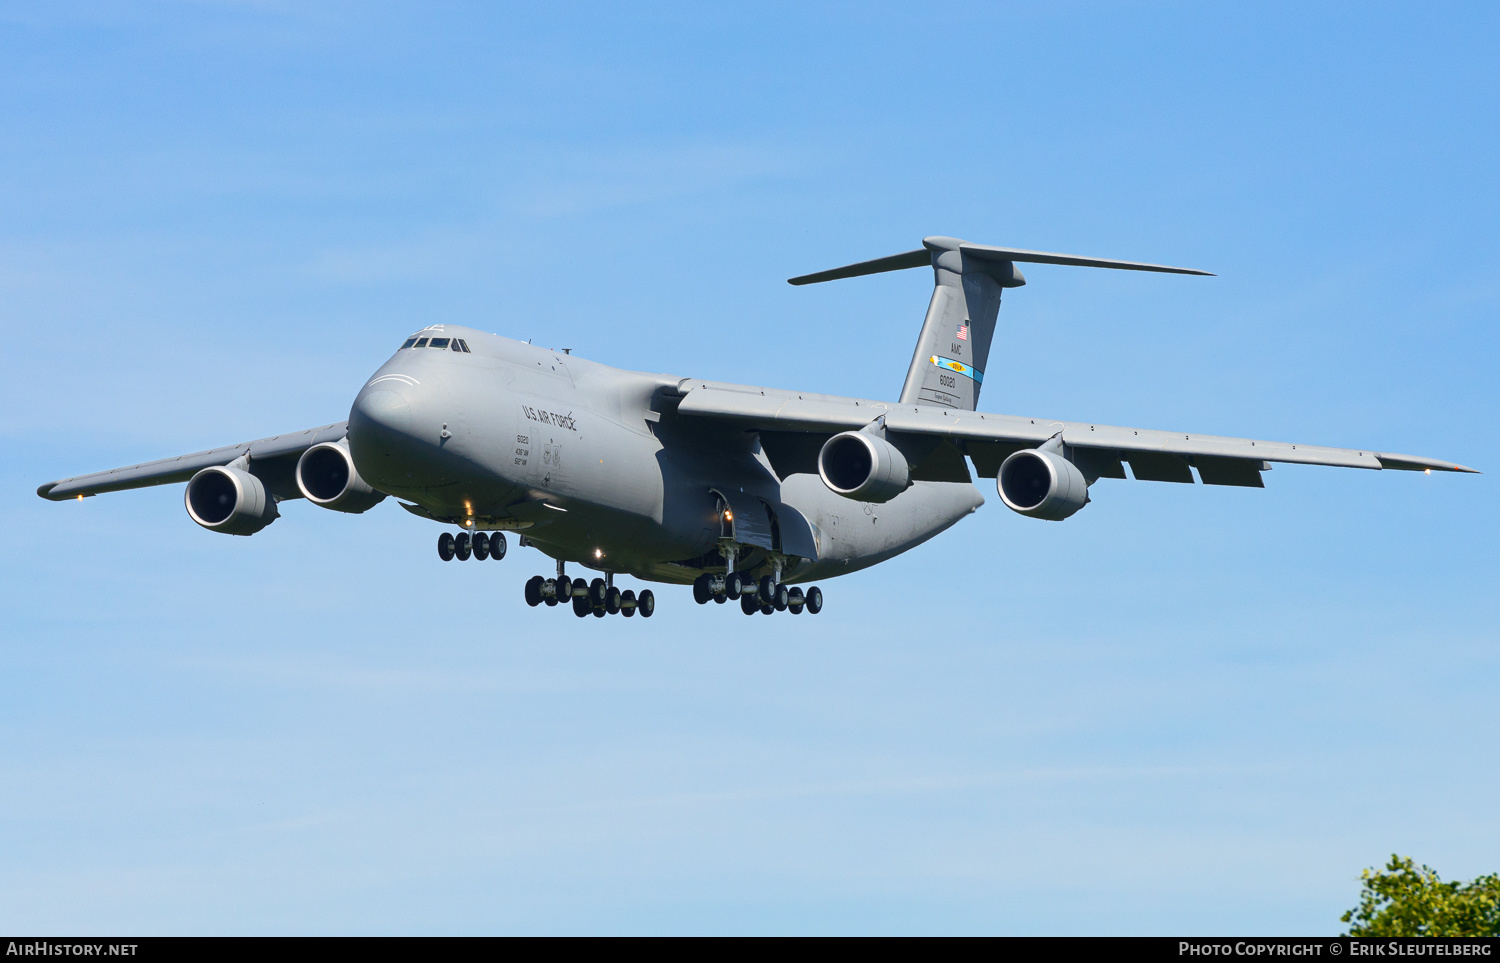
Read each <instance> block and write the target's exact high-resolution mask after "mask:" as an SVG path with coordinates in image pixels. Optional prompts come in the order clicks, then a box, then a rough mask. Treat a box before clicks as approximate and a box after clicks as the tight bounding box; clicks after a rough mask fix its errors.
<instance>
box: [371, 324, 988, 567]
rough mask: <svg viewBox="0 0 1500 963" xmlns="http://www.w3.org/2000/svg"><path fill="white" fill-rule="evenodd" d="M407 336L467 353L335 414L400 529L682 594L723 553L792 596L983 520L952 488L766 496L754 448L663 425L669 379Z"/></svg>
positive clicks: (445, 329) (735, 439)
mask: <svg viewBox="0 0 1500 963" xmlns="http://www.w3.org/2000/svg"><path fill="white" fill-rule="evenodd" d="M414 337H421V338H431V337H443V338H462V339H463V340H464V343H465V346H466V347H468V348H469V349H470V350H469V351H468V352H460V351H454V350H447V349H442V350H435V349H432V348H416V347H412V348H402V349H401V350H398V351H397V352H396V354H395V355H393V356H392V357H391V359H390V360H389V361H387V362H386V363H385V364H384V365H383V366H382V367H381V368H380V370H379V371H377V372H376V373H375V374H374V375H373V376H372V377H371V379H370V381H369V382H368V383H367V384H366V385H365V386H364V388H363V389H361V391H360V393H359V395H358V397H357V398H355V401H354V405H353V407H352V409H351V410H350V413H349V435H348V441H349V447H350V452H351V454H352V456H353V459H354V463H355V465H356V467H357V468H358V471H359V473H360V475H361V476H363V477H364V479H365V480H366V481H368V482H369V483H370V484H371V485H373V486H374V487H375V488H377V489H379V490H380V491H383V492H386V493H388V494H390V495H393V496H396V497H397V498H399V499H401V500H403V501H404V502H407V503H410V504H409V505H407V506H406V507H408V509H409V510H410V511H413V512H414V513H416V514H420V515H425V516H426V517H429V518H432V519H434V520H436V521H440V522H443V523H449V524H456V525H460V526H464V527H468V528H472V529H475V530H504V531H519V532H521V533H523V537H524V539H525V542H526V543H529V544H532V545H534V546H535V547H537V548H538V549H540V550H541V551H543V552H545V553H546V554H547V555H550V556H552V557H553V558H555V559H559V560H563V561H568V562H577V563H580V564H582V565H585V566H587V567H590V568H594V569H597V570H601V571H609V572H620V573H629V574H631V575H634V576H636V577H638V578H642V579H647V580H651V581H659V582H676V583H687V582H691V581H692V580H693V579H694V578H696V577H697V576H698V575H700V574H702V573H705V572H709V573H722V572H724V571H725V560H724V557H723V555H722V552H721V551H720V549H721V547H722V546H723V545H724V544H725V540H726V539H727V540H732V541H734V542H735V543H737V545H738V551H739V552H740V553H741V554H740V555H739V559H738V561H737V562H736V569H737V570H739V571H742V572H750V573H752V574H757V575H759V574H762V573H771V572H773V570H774V567H775V566H776V565H778V564H779V565H781V566H782V579H783V580H784V581H787V582H802V581H808V580H811V579H818V578H828V577H831V576H836V575H841V574H844V573H847V572H852V571H855V570H857V569H861V568H865V567H867V566H870V565H874V564H876V563H878V562H881V561H884V560H885V559H888V558H891V557H892V556H895V555H898V554H900V553H902V552H904V551H906V550H907V549H910V548H912V547H914V546H916V545H918V544H920V543H922V542H924V541H926V540H927V539H929V538H931V537H932V536H934V535H936V534H937V533H939V532H941V531H943V530H944V529H946V528H948V527H949V526H951V525H953V524H954V523H955V522H957V521H958V520H959V519H960V518H962V517H963V516H965V515H967V514H969V513H971V512H973V511H974V510H976V509H977V508H978V507H979V506H980V505H982V504H984V499H983V498H982V497H981V496H980V494H979V492H978V491H977V490H976V489H975V487H974V486H973V485H972V484H969V483H960V482H927V481H921V482H914V483H913V484H912V486H911V487H910V488H909V489H907V490H906V491H904V492H902V493H901V494H900V495H898V496H896V497H895V498H894V499H892V500H890V501H887V502H884V503H880V504H872V503H866V502H859V501H854V500H852V499H849V498H845V497H843V496H840V495H838V494H836V493H834V492H833V491H831V490H829V489H828V487H827V486H825V485H824V483H823V481H822V479H821V478H819V476H818V475H816V474H805V473H798V474H790V475H788V476H787V477H786V478H784V479H779V478H778V477H777V475H776V473H775V472H774V471H773V470H772V468H771V463H770V461H769V459H768V458H767V457H766V455H765V454H764V453H763V452H762V451H761V446H760V441H759V438H758V436H757V434H756V433H755V432H753V431H739V430H733V431H726V430H725V428H724V426H723V425H722V424H716V423H712V422H704V421H703V420H701V419H694V418H688V417H677V416H676V415H675V413H674V406H673V401H674V399H675V398H678V397H680V392H679V385H681V384H684V383H685V380H686V379H682V378H678V377H673V376H670V375H657V374H645V373H641V372H634V371H625V370H621V369H619V368H612V367H609V366H607V365H602V364H597V363H595V362H592V361H587V360H584V359H583V358H579V357H577V356H574V355H567V354H564V353H562V352H558V351H552V350H548V349H546V348H541V347H536V346H533V345H529V344H525V343H522V342H519V341H514V340H511V339H509V338H503V337H499V336H497V335H492V334H485V333H482V332H479V331H476V330H473V329H471V328H464V327H458V326H455V325H439V326H434V327H432V328H428V329H426V330H424V331H422V332H420V333H419V335H417V336H414ZM744 390H745V391H747V392H752V393H754V392H759V391H760V389H758V388H749V387H747V388H745V389H744ZM808 397H809V398H812V397H815V396H813V395H808ZM762 511H763V512H765V515H766V517H764V518H762V517H761V516H760V513H761V512H762ZM736 515H738V516H739V517H738V518H737V519H736V518H735V516H736ZM750 516H755V517H754V518H751V517H750ZM755 529H760V530H762V533H761V534H760V535H759V537H753V536H752V535H751V534H749V533H751V532H752V531H754V530H755ZM766 531H769V534H765V532H766Z"/></svg>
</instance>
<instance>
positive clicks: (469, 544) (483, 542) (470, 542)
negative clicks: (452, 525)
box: [438, 532, 505, 562]
mask: <svg viewBox="0 0 1500 963" xmlns="http://www.w3.org/2000/svg"><path fill="white" fill-rule="evenodd" d="M470 555H472V556H474V557H475V558H477V559H479V560H480V561H481V562H482V561H484V560H485V559H487V558H492V559H494V560H495V561H497V562H498V561H499V560H500V559H502V558H504V557H505V533H504V532H495V533H493V534H490V535H486V534H485V533H484V532H475V533H474V534H473V535H470V534H469V533H468V532H459V533H458V534H457V535H454V534H453V533H452V532H444V533H443V534H441V535H439V536H438V558H440V559H442V560H443V561H445V562H451V561H453V560H454V559H455V558H456V559H458V560H459V561H460V562H467V561H468V560H469V556H470Z"/></svg>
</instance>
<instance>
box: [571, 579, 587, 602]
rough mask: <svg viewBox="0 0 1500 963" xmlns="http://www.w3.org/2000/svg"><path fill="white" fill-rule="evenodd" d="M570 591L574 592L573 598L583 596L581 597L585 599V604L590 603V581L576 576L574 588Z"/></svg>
mask: <svg viewBox="0 0 1500 963" xmlns="http://www.w3.org/2000/svg"><path fill="white" fill-rule="evenodd" d="M570 591H571V592H572V595H573V598H575V599H580V598H581V599H583V601H584V604H588V599H589V583H587V582H585V581H584V580H583V579H581V578H575V579H574V580H573V588H572V589H571V590H570Z"/></svg>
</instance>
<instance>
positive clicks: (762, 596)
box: [693, 572, 823, 615]
mask: <svg viewBox="0 0 1500 963" xmlns="http://www.w3.org/2000/svg"><path fill="white" fill-rule="evenodd" d="M735 599H739V600H740V611H741V612H744V613H745V614H746V615H754V614H755V613H756V612H760V613H762V614H764V615H770V614H772V613H773V612H785V611H787V610H788V609H790V610H791V613H792V614H793V615H800V614H801V612H802V610H803V609H804V608H805V609H807V611H808V613H809V614H811V615H817V614H818V613H819V612H821V611H823V590H822V589H820V588H818V587H817V586H816V585H814V586H813V587H812V588H810V589H808V590H807V594H806V595H804V594H802V589H800V588H798V587H795V586H793V587H791V588H788V587H787V586H786V585H784V584H781V583H779V582H777V581H776V579H775V578H773V577H772V576H770V575H766V576H763V577H762V578H761V580H760V581H759V582H756V581H755V580H754V579H751V578H749V577H748V576H746V575H743V574H741V573H740V572H730V573H729V574H728V575H700V576H698V578H697V580H696V581H694V582H693V601H694V602H697V603H698V604H699V605H707V604H708V603H709V602H710V601H713V602H719V603H723V602H725V601H733V600H735Z"/></svg>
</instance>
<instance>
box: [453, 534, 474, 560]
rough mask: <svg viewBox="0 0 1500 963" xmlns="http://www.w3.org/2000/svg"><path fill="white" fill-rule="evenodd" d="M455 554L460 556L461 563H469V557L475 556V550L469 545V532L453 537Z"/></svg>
mask: <svg viewBox="0 0 1500 963" xmlns="http://www.w3.org/2000/svg"><path fill="white" fill-rule="evenodd" d="M453 554H454V555H456V556H458V560H459V561H460V562H467V561H468V560H469V556H470V555H472V554H474V549H473V548H472V547H471V546H470V545H469V533H468V532H459V533H458V534H457V535H455V536H453Z"/></svg>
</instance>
